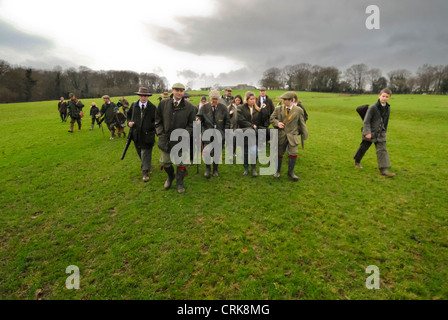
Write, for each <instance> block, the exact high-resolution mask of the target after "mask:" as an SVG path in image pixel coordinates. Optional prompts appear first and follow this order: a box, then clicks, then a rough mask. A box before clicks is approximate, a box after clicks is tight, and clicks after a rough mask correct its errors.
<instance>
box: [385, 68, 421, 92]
mask: <svg viewBox="0 0 448 320" xmlns="http://www.w3.org/2000/svg"><path fill="white" fill-rule="evenodd" d="M387 75H388V77H389V87H390V89H391V90H392V92H394V93H411V92H412V90H413V87H414V83H415V79H413V78H412V72H411V71H409V70H406V69H398V70H393V71H391V72H389V73H388V74H387Z"/></svg>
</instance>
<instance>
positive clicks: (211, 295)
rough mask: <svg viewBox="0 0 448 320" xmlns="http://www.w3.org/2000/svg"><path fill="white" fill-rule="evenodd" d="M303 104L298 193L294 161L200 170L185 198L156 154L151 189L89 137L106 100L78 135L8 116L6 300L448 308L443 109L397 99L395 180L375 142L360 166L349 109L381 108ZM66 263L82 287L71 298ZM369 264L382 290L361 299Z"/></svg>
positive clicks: (117, 143) (53, 114)
mask: <svg viewBox="0 0 448 320" xmlns="http://www.w3.org/2000/svg"><path fill="white" fill-rule="evenodd" d="M238 93H241V94H244V92H233V94H234V95H235V94H238ZM257 93H258V92H257ZM280 94H281V92H278V91H272V92H268V95H269V96H270V97H271V98H274V99H275V98H277V97H278V96H280ZM157 97H158V95H155V96H153V97H151V101H153V102H154V103H155V104H156V105H157V103H156V101H157ZM136 98H137V97H128V100H129V101H134V100H136ZM299 98H300V99H301V101H302V103H303V105H304V106H305V108H306V109H307V112H308V114H309V120H308V122H307V126H308V130H309V140H308V141H306V144H305V150H301V149H300V150H299V159H298V163H297V166H296V170H295V172H296V174H297V175H298V176H299V177H300V180H299V182H297V183H294V182H291V181H290V180H288V179H287V177H286V171H287V167H286V165H287V164H286V163H284V164H283V169H282V177H281V179H280V180H275V179H274V178H273V177H272V176H259V177H258V178H251V177H243V176H242V172H243V168H242V165H222V166H220V177H219V178H212V179H210V180H206V179H205V178H204V177H203V172H204V169H205V165H204V164H202V165H201V166H200V169H199V174H196V166H194V167H192V168H189V176H188V177H187V178H186V179H185V186H186V194H184V195H179V194H178V193H177V191H176V188H175V187H174V188H172V189H171V190H168V191H165V190H164V189H163V183H164V181H165V179H166V174H165V172H164V171H160V170H159V162H158V158H159V156H160V152H159V150H158V148H157V147H155V148H154V153H153V171H152V174H151V180H150V182H148V183H146V184H145V183H143V182H142V180H141V172H140V170H139V169H140V165H139V160H138V156H137V154H136V152H135V149H134V147H133V145H131V147H130V148H129V151H128V154H127V156H126V158H125V160H124V161H120V156H121V152H122V150H123V147H124V144H125V140H124V139H116V140H112V141H110V140H109V133H108V132H107V130H105V135H106V136H105V137H103V135H102V133H101V130H99V129H98V126H96V128H95V129H94V131H89V129H90V119H89V117H88V113H89V112H88V110H89V107H90V104H91V102H92V101H96V103H97V104H98V105H99V106H101V104H102V100H101V99H94V100H91V99H84V100H82V101H83V103H84V104H85V105H86V108H85V109H84V111H85V114H86V115H87V116H86V117H85V118H84V119H83V129H82V131H81V132H78V131H77V130H75V132H74V133H73V134H70V133H68V132H67V130H68V129H69V124H68V123H61V122H60V119H59V115H58V112H57V101H50V102H37V103H21V104H3V105H0V115H1V116H0V145H1V151H0V181H1V184H0V299H2V300H4V299H50V300H51V299H163V300H164V299H237V300H238V299H256V300H258V299H261V300H264V299H273V300H275V299H287V300H289V299H342V300H345V299H352V300H353V299H362V300H364V299H447V298H448V283H447V279H448V270H447V265H448V216H447V212H448V210H447V209H448V186H447V180H448V167H447V159H448V148H447V143H446V141H447V140H448V123H447V120H448V97H446V96H417V95H393V96H392V99H391V100H390V101H389V103H390V104H391V117H390V123H389V132H388V144H387V146H388V150H389V154H390V158H391V162H392V169H391V171H392V172H395V173H397V176H396V177H393V178H386V177H383V176H380V175H379V172H378V169H377V164H376V155H375V148H374V146H372V148H371V150H369V151H368V152H367V154H366V156H365V158H364V159H363V162H362V164H363V166H364V169H356V168H354V167H353V159H352V157H353V154H354V153H355V151H356V149H357V148H358V146H359V143H360V142H361V132H360V128H361V126H362V121H361V119H360V118H359V116H358V114H357V113H356V111H355V108H356V107H357V106H359V105H363V104H368V103H370V104H371V103H374V102H375V101H376V100H377V96H366V95H365V96H345V95H338V94H322V93H299ZM199 99H200V97H199V96H197V97H196V96H195V97H194V98H193V99H192V102H193V103H195V104H197V103H198V102H199ZM112 101H114V102H117V101H118V98H112ZM275 104H276V103H275ZM75 129H76V125H75ZM70 265H76V266H78V267H79V269H80V286H81V288H80V289H79V290H67V289H66V287H65V282H66V278H67V277H68V276H69V275H68V274H66V273H65V270H66V268H67V267H68V266H70ZM370 265H376V266H378V268H379V270H380V289H379V290H368V289H366V278H367V277H368V276H369V274H366V268H367V267H368V266H370Z"/></svg>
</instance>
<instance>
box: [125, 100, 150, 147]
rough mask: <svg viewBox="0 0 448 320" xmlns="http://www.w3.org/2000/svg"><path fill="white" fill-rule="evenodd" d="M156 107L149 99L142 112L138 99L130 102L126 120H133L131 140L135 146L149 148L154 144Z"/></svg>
mask: <svg viewBox="0 0 448 320" xmlns="http://www.w3.org/2000/svg"><path fill="white" fill-rule="evenodd" d="M156 113H157V108H156V106H155V105H154V104H152V103H151V102H150V101H148V102H146V107H145V110H144V111H143V113H142V112H141V109H140V105H139V102H138V101H135V102H133V103H132V105H131V107H130V108H129V110H128V114H127V120H128V122H134V126H133V128H134V129H133V131H132V140H134V144H135V146H137V147H140V148H142V149H149V148H152V147H153V146H154V143H155V139H156V126H155V119H156Z"/></svg>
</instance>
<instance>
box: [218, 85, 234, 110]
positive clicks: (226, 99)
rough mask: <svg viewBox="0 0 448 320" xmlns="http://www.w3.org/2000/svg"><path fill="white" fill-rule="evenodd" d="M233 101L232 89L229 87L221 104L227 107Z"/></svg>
mask: <svg viewBox="0 0 448 320" xmlns="http://www.w3.org/2000/svg"><path fill="white" fill-rule="evenodd" d="M232 101H233V96H232V88H230V87H227V88H226V92H225V93H224V94H223V95H222V97H221V98H220V99H219V103H222V104H223V105H225V106H226V107H227V106H229V105H230V104H231V103H232Z"/></svg>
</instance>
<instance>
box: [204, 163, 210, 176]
mask: <svg viewBox="0 0 448 320" xmlns="http://www.w3.org/2000/svg"><path fill="white" fill-rule="evenodd" d="M210 168H211V166H210V165H208V164H206V165H205V172H204V177H206V178H207V179H210Z"/></svg>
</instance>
